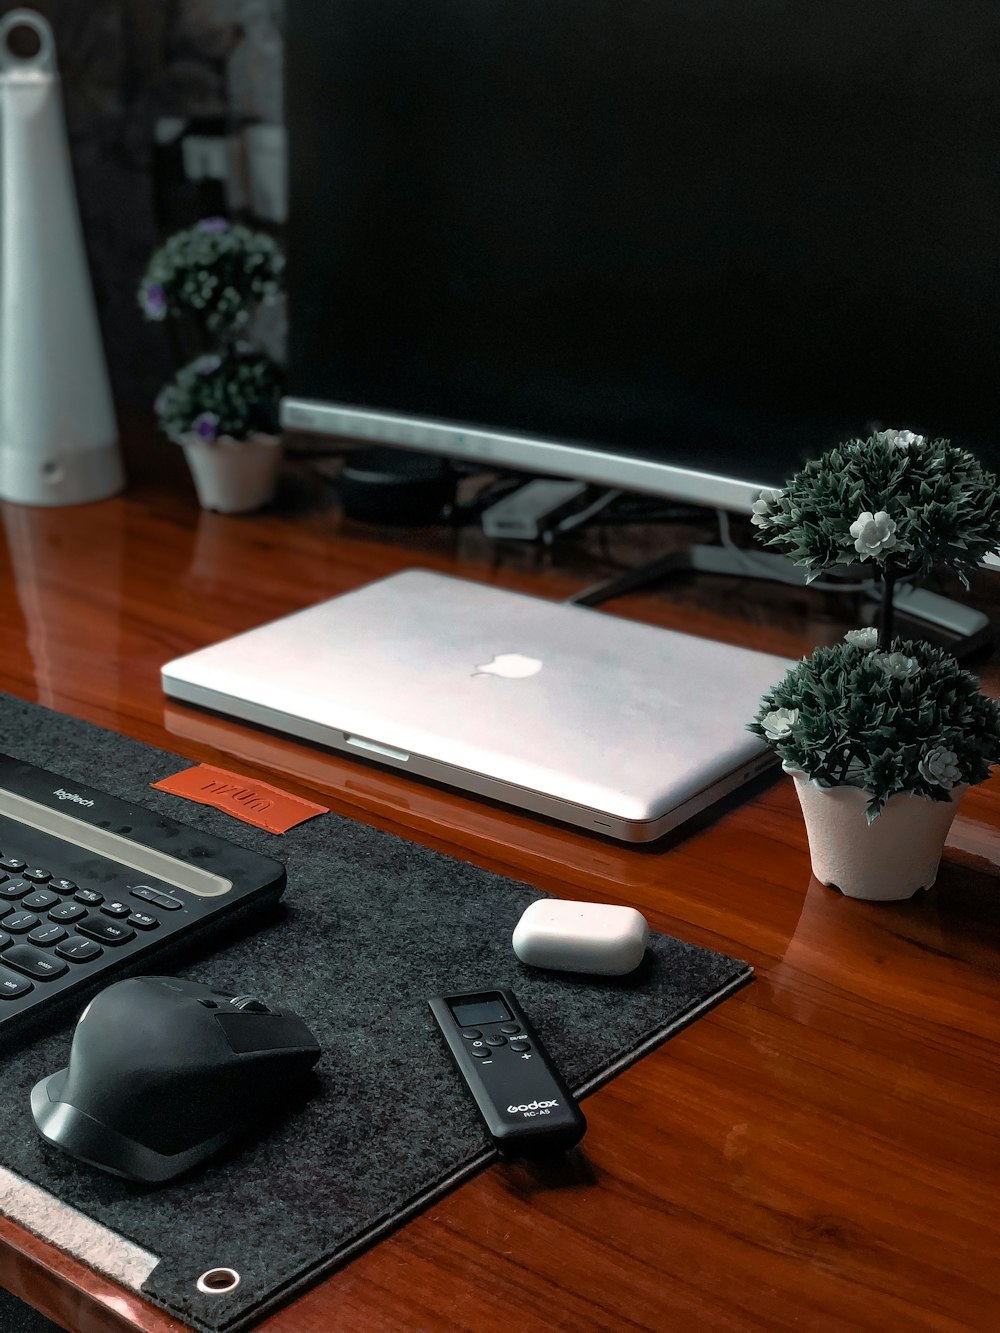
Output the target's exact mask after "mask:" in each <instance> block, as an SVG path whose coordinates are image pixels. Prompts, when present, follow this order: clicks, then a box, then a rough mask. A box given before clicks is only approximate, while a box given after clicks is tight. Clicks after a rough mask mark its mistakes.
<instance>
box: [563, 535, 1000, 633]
mask: <svg viewBox="0 0 1000 1333" xmlns="http://www.w3.org/2000/svg"><path fill="white" fill-rule="evenodd" d="M690 573H706V574H723V575H729V576H731V577H736V578H756V579H764V580H767V581H769V582H777V583H788V584H792V585H793V586H795V587H799V588H806V587H808V586H809V585H808V584H807V583H806V581H805V576H804V574H803V572H802V569H801V567H799V566H797V565H793V564H792V562H791V561H790V560H789V559H787V558H786V557H785V556H782V555H774V554H773V553H771V552H764V551H744V550H742V549H740V548H739V547H735V546H726V545H720V546H712V545H700V544H696V545H693V546H690V547H688V548H687V549H686V550H682V551H671V552H669V553H668V554H666V555H663V556H660V557H659V558H658V559H656V560H651V561H649V562H648V563H647V564H644V565H640V566H638V567H637V568H636V569H633V570H629V571H628V572H627V573H625V574H621V575H619V576H617V577H616V578H612V579H608V580H606V581H605V582H603V583H598V584H594V585H593V586H592V587H589V588H585V589H584V590H583V591H582V592H580V593H577V594H576V595H575V596H573V597H571V598H569V600H570V601H571V602H574V603H575V604H576V605H578V606H600V605H601V603H603V602H607V601H610V600H611V599H612V598H614V597H622V596H624V595H625V594H626V593H629V592H636V591H638V590H639V589H640V588H646V587H649V586H650V585H651V584H655V583H660V582H662V581H664V580H668V579H670V578H673V577H675V576H676V575H679V574H690ZM828 577H829V576H828ZM824 586H826V587H828V586H829V584H825V585H824ZM851 586H853V585H849V584H848V583H847V582H846V580H845V587H844V590H845V591H848V590H849V588H850V587H851ZM871 596H872V598H873V600H875V601H877V600H878V592H877V589H875V588H873V589H872V592H871ZM892 601H893V609H894V612H895V616H894V619H895V624H896V627H897V633H898V634H899V636H900V637H904V638H905V637H912V638H920V639H925V640H927V641H928V642H930V643H934V644H937V645H938V646H939V647H943V648H947V649H948V651H949V652H951V653H954V654H955V656H956V657H959V658H967V657H971V656H973V655H975V654H976V653H977V652H979V650H980V649H982V648H985V647H987V646H989V645H991V644H992V642H993V625H992V622H991V621H990V619H989V618H988V617H987V616H985V615H983V613H982V612H981V611H976V610H975V609H974V608H973V607H969V606H963V605H962V604H961V603H959V602H954V601H952V600H951V599H950V598H948V597H942V596H941V595H940V594H939V593H934V592H928V591H927V590H926V589H924V588H915V587H913V586H911V585H906V584H904V585H897V586H896V588H895V589H894V591H893V599H892Z"/></svg>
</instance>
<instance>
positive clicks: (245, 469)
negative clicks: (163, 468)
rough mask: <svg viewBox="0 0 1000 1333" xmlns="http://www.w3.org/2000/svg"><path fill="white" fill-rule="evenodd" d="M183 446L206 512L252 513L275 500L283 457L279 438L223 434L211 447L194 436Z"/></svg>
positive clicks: (199, 501) (200, 500)
mask: <svg viewBox="0 0 1000 1333" xmlns="http://www.w3.org/2000/svg"><path fill="white" fill-rule="evenodd" d="M181 447H182V448H183V450H184V456H185V458H186V459H187V462H188V467H189V468H190V469H191V476H192V478H193V480H194V488H195V491H196V492H197V495H198V503H199V504H200V505H201V507H202V509H215V510H217V511H218V512H219V513H220V514H248V513H252V512H253V510H255V509H260V508H262V507H263V506H264V505H266V504H267V503H268V502H269V501H270V500H273V499H274V493H275V491H276V490H277V486H278V471H279V468H280V466H281V456H282V454H281V440H280V439H279V437H278V436H277V435H261V434H257V435H251V436H250V438H249V439H247V440H234V439H232V438H231V437H230V436H228V435H220V436H219V438H218V439H217V440H213V441H212V443H211V444H205V443H204V442H203V441H202V440H196V439H195V438H194V437H193V436H191V437H188V438H185V439H184V441H183V442H182V446H181Z"/></svg>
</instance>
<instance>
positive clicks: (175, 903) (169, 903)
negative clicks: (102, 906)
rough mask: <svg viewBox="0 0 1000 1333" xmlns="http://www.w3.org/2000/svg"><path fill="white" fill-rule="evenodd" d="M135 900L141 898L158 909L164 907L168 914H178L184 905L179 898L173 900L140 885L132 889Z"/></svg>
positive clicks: (168, 896)
mask: <svg viewBox="0 0 1000 1333" xmlns="http://www.w3.org/2000/svg"><path fill="white" fill-rule="evenodd" d="M129 892H130V893H131V895H132V897H133V898H141V899H142V900H143V902H147V903H155V904H156V906H157V907H162V908H164V909H165V910H166V911H168V912H176V911H178V909H179V908H181V907H183V906H184V904H183V903H182V902H181V901H180V900H179V899H177V898H171V897H170V895H169V894H166V893H161V892H160V891H159V889H151V888H150V887H149V885H148V884H139V885H137V887H136V888H134V889H130V890H129Z"/></svg>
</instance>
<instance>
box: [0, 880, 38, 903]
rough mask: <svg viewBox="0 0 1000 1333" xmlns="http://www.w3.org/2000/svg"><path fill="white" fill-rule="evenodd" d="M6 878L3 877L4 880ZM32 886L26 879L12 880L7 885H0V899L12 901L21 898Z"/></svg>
mask: <svg viewBox="0 0 1000 1333" xmlns="http://www.w3.org/2000/svg"><path fill="white" fill-rule="evenodd" d="M6 878H7V876H6V875H4V879H6ZM33 888H34V885H32V884H29V883H28V881H27V880H26V879H12V880H10V881H9V882H8V883H7V884H0V899H2V898H6V899H8V901H13V900H14V899H16V898H23V897H24V895H25V894H26V893H30V892H31V890H32V889H33Z"/></svg>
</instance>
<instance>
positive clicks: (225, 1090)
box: [31, 977, 320, 1183]
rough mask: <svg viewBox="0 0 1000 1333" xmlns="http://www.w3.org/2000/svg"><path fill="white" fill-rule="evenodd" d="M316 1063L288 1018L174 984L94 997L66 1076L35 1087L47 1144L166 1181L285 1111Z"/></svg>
mask: <svg viewBox="0 0 1000 1333" xmlns="http://www.w3.org/2000/svg"><path fill="white" fill-rule="evenodd" d="M319 1056H320V1048H319V1045H318V1043H317V1041H316V1038H315V1037H314V1036H313V1034H312V1033H311V1032H310V1031H309V1029H308V1027H306V1025H305V1023H304V1022H303V1021H302V1019H301V1018H299V1017H298V1015H296V1014H293V1013H291V1012H290V1011H289V1010H287V1009H283V1008H278V1007H277V1006H275V1005H271V1004H267V1003H265V1002H264V1001H263V1000H260V999H257V998H256V997H255V996H252V995H229V994H226V993H223V992H221V991H217V990H214V989H213V988H212V987H211V986H206V985H203V984H202V983H200V982H196V981H182V980H180V979H179V978H175V977H132V978H130V979H129V980H127V981H119V982H116V983H115V984H114V985H113V986H109V987H108V988H107V989H106V990H103V991H101V993H100V994H99V995H96V996H95V997H94V999H93V1000H91V1002H90V1004H89V1005H88V1006H87V1008H86V1009H85V1010H84V1011H83V1013H82V1014H81V1015H80V1019H79V1021H78V1022H77V1025H76V1029H75V1031H74V1033H73V1042H72V1046H71V1048H70V1056H69V1065H68V1066H67V1068H66V1069H60V1070H58V1071H57V1072H56V1073H54V1074H50V1075H49V1077H48V1078H43V1079H42V1081H41V1082H40V1083H36V1085H35V1086H34V1088H33V1089H32V1091H31V1111H32V1114H33V1115H34V1117H35V1124H36V1125H37V1126H38V1130H39V1132H40V1133H41V1135H42V1136H43V1138H45V1139H46V1140H48V1142H49V1143H53V1144H55V1145H56V1147H58V1148H62V1149H63V1150H64V1151H65V1152H67V1153H69V1154H70V1155H71V1156H73V1157H77V1158H79V1159H80V1160H81V1161H84V1162H88V1163H90V1165H92V1166H97V1167H100V1168H101V1170H103V1171H110V1172H111V1173H112V1174H114V1175H117V1176H124V1177H125V1178H126V1179H128V1180H139V1181H143V1182H146V1183H156V1182H159V1181H163V1180H170V1179H172V1178H173V1177H174V1176H177V1175H180V1174H181V1173H182V1172H184V1171H188V1170H190V1168H191V1167H193V1166H196V1165H198V1163H200V1162H203V1161H204V1160H205V1159H206V1158H207V1157H210V1156H211V1155H212V1154H213V1153H215V1152H218V1151H219V1149H220V1148H222V1147H224V1146H225V1145H226V1144H227V1143H229V1142H230V1141H231V1140H232V1139H234V1138H236V1137H237V1136H238V1135H240V1134H242V1133H244V1132H245V1131H247V1130H250V1129H252V1128H253V1127H254V1126H256V1125H258V1124H260V1123H261V1122H262V1121H264V1120H266V1119H267V1118H268V1117H269V1116H271V1115H274V1114H276V1113H277V1112H278V1111H280V1110H281V1109H284V1108H286V1107H288V1106H289V1105H290V1104H291V1103H292V1101H293V1100H294V1098H295V1095H296V1093H300V1092H302V1091H304V1090H305V1086H306V1084H307V1082H308V1079H307V1076H308V1074H309V1071H310V1070H311V1069H312V1066H313V1065H314V1064H315V1063H316V1061H317V1060H318V1059H319Z"/></svg>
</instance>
